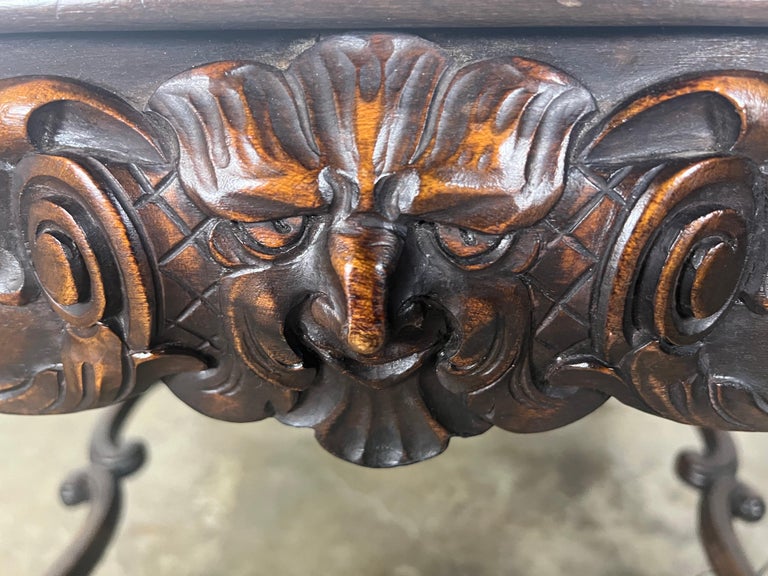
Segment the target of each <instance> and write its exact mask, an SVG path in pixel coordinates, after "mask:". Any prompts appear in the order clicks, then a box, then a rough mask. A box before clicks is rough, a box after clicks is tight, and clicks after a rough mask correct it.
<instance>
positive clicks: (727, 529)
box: [677, 428, 765, 576]
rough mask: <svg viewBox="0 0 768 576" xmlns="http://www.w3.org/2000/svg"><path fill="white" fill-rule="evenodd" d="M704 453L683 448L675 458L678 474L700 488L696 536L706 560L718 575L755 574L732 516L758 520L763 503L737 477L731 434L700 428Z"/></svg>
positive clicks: (762, 513) (735, 454) (736, 457)
mask: <svg viewBox="0 0 768 576" xmlns="http://www.w3.org/2000/svg"><path fill="white" fill-rule="evenodd" d="M700 433H701V435H702V437H703V439H704V443H705V450H704V453H703V454H700V453H697V452H692V451H686V452H683V453H682V454H680V456H679V457H678V459H677V473H678V475H679V476H680V477H681V478H682V479H683V480H685V481H686V482H687V483H688V484H690V485H691V486H693V487H695V488H698V489H699V490H700V491H701V498H700V500H699V535H700V538H701V541H702V545H703V547H704V550H705V552H706V554H707V557H708V558H709V563H710V565H711V566H712V569H713V570H714V573H715V574H717V575H718V576H757V575H758V573H757V571H756V570H755V569H754V568H753V566H752V564H751V563H750V561H749V560H748V559H747V556H746V554H745V553H744V549H743V548H742V546H741V543H740V542H739V540H738V538H737V537H736V533H735V532H734V529H733V519H734V518H740V519H742V520H745V521H747V522H757V521H758V520H760V519H761V518H762V517H763V515H764V514H765V502H764V501H763V499H762V498H761V497H760V496H759V495H758V494H757V493H756V492H755V491H754V490H752V489H751V488H749V487H748V486H746V485H745V484H743V483H742V482H740V481H739V480H738V479H737V477H736V476H737V473H738V467H739V462H738V456H737V453H736V446H735V444H734V442H733V439H732V437H731V435H730V434H729V433H728V432H724V431H721V430H711V429H709V428H702V429H700Z"/></svg>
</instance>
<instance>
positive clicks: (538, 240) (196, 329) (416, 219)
mask: <svg viewBox="0 0 768 576" xmlns="http://www.w3.org/2000/svg"><path fill="white" fill-rule="evenodd" d="M310 44H312V45H311V46H310V47H309V48H307V49H304V50H303V51H302V50H298V52H297V53H296V54H295V55H294V56H293V57H291V58H287V59H283V60H282V63H283V65H282V66H275V65H273V64H270V63H261V62H257V61H248V60H246V61H244V60H236V61H234V60H229V61H220V62H217V63H214V64H202V65H200V66H196V67H194V68H192V69H191V70H188V71H185V72H182V73H180V74H177V75H175V76H174V77H173V78H171V79H169V80H166V81H164V82H162V83H160V84H159V85H158V86H156V87H155V89H154V91H153V94H152V95H151V97H149V98H148V101H147V105H146V107H145V109H144V110H140V109H137V108H136V107H134V106H132V105H131V104H129V103H127V102H126V101H124V100H121V99H120V97H119V96H118V95H116V94H114V93H113V92H111V91H106V90H104V89H101V88H96V87H95V86H93V85H90V84H86V83H84V82H81V81H75V80H68V79H66V78H53V77H48V76H35V77H21V78H10V79H7V80H3V81H2V83H0V134H2V135H3V138H2V141H3V149H2V151H0V152H2V156H3V158H4V161H5V163H6V168H5V171H4V174H5V180H4V182H5V187H6V191H5V192H4V193H5V194H7V198H8V206H9V207H10V208H9V209H8V210H7V211H6V212H5V214H3V218H4V219H5V222H6V228H5V229H6V230H7V233H6V236H5V238H4V245H3V252H2V257H3V262H4V265H3V270H2V271H3V279H2V282H0V286H2V296H1V298H2V307H0V314H2V319H3V322H4V325H5V328H4V329H5V330H6V331H15V332H17V334H18V337H17V338H15V339H14V343H13V344H12V345H11V347H10V353H9V354H8V356H7V357H6V359H5V363H4V364H3V365H2V370H3V372H2V377H3V380H2V382H3V383H2V385H1V386H2V391H1V392H0V411H5V412H15V413H27V414H31V413H56V412H68V411H73V410H81V409H86V408H92V407H97V406H102V405H107V404H110V403H113V402H117V401H120V400H123V399H125V398H129V397H131V396H134V395H136V394H139V393H141V392H142V391H143V390H144V389H145V388H146V387H147V386H148V385H149V384H150V383H151V382H152V381H154V380H156V379H158V378H163V379H164V380H165V382H166V383H167V384H168V385H169V386H170V387H171V389H172V390H173V391H174V392H175V393H176V394H177V395H178V396H179V397H180V398H181V399H182V400H184V401H185V402H187V403H188V404H190V405H191V406H193V407H194V408H196V409H197V410H199V411H201V412H203V413H205V414H208V415H211V416H214V417H216V418H221V419H225V420H231V421H252V420H259V419H262V418H265V417H269V416H275V417H277V418H279V419H280V420H282V421H283V422H285V423H288V424H292V425H296V426H311V427H313V428H314V429H315V431H316V435H317V438H318V441H319V442H320V443H321V444H322V445H323V446H324V447H325V448H326V449H327V450H329V451H331V452H332V453H334V454H336V455H338V456H340V457H342V458H344V459H347V460H349V461H352V462H356V463H359V464H363V465H367V466H377V467H379V466H396V465H402V464H407V463H411V462H416V461H419V460H423V459H425V458H429V457H431V456H434V455H436V454H439V453H440V452H441V451H443V450H444V449H445V448H446V446H447V443H448V440H449V438H450V437H451V436H455V435H460V436H470V435H474V434H478V433H481V432H483V431H484V430H486V429H487V428H488V427H490V426H492V425H496V426H500V427H502V428H505V429H508V430H511V431H517V432H533V431H541V430H547V429H551V428H555V427H558V426H562V425H565V424H567V423H569V422H572V421H574V420H576V419H578V418H581V417H583V416H585V415H586V414H588V413H589V412H591V411H593V410H594V409H596V408H597V407H598V406H599V405H600V404H602V403H603V402H604V401H605V400H606V399H607V398H608V397H610V396H614V397H616V398H618V399H619V400H621V401H623V402H625V403H627V404H629V405H631V406H634V407H636V408H638V409H641V410H645V411H648V412H651V413H654V414H657V415H659V416H664V417H667V418H672V419H675V420H678V421H681V422H687V423H692V424H699V425H706V426H711V427H715V428H728V429H754V430H768V415H767V414H766V410H765V406H766V385H765V383H764V381H763V378H762V377H761V371H762V368H763V362H762V361H761V357H760V356H755V357H747V356H742V358H741V362H740V366H739V368H738V369H731V367H730V364H729V361H728V359H723V354H725V355H728V346H723V344H722V343H723V338H727V337H728V335H730V334H733V333H734V331H735V330H738V331H740V333H741V335H742V336H741V337H743V338H748V339H753V340H755V341H758V340H760V338H761V335H762V333H763V330H764V327H763V320H762V316H763V314H764V313H765V311H766V306H765V299H764V292H765V290H764V277H765V268H766V253H765V249H764V246H765V237H764V234H763V228H764V224H765V212H764V209H765V206H764V204H765V202H764V196H763V193H762V190H763V186H764V176H763V175H762V172H761V167H762V166H763V165H764V164H765V163H766V160H767V159H768V158H766V154H768V147H766V145H765V142H766V141H768V140H766V136H767V134H766V130H767V129H768V126H767V124H768V104H767V102H768V80H767V77H766V76H765V75H764V74H763V73H762V72H760V71H757V70H754V71H753V70H736V71H733V70H730V71H715V72H706V71H698V72H696V73H694V74H690V75H687V76H684V77H674V78H668V79H666V80H661V81H659V80H658V79H657V81H656V82H654V83H649V84H648V85H647V86H646V87H644V88H643V89H642V90H640V91H638V92H637V93H635V94H634V95H628V98H627V99H626V100H625V101H624V102H623V103H621V104H619V105H617V106H616V107H615V108H614V109H613V110H612V111H611V110H608V109H605V107H603V109H602V110H600V111H597V109H598V106H599V102H600V101H601V99H602V96H601V95H600V94H597V93H595V92H592V91H590V90H589V89H587V88H586V87H585V86H584V85H583V84H582V83H581V82H580V81H579V80H577V79H576V78H574V77H573V76H571V75H569V74H568V73H566V72H563V71H560V70H558V69H557V68H555V67H553V66H552V65H550V64H547V63H543V62H541V61H536V60H532V59H529V58H525V57H520V56H518V55H515V54H498V53H497V54H496V55H494V56H493V57H490V58H466V57H464V56H462V54H461V53H460V52H458V53H457V52H455V51H454V52H449V51H447V50H444V49H441V48H440V47H439V46H438V45H436V44H434V43H431V42H428V41H425V40H423V39H420V38H418V37H415V36H408V35H399V34H381V33H380V34H372V35H368V34H357V35H352V34H350V35H340V36H329V37H328V38H326V39H324V40H322V41H320V42H317V43H310ZM278 60H279V58H278ZM9 333H10V332H9ZM731 350H733V348H732V349H731Z"/></svg>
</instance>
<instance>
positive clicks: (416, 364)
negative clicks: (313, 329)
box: [305, 338, 440, 390]
mask: <svg viewBox="0 0 768 576" xmlns="http://www.w3.org/2000/svg"><path fill="white" fill-rule="evenodd" d="M305 340H307V344H309V345H310V346H311V348H312V350H314V351H315V352H316V353H317V354H318V355H319V356H320V358H321V360H322V361H323V362H326V363H327V364H329V365H331V366H333V367H334V368H335V369H336V370H340V371H341V372H343V373H344V374H346V375H348V376H349V377H351V378H353V379H354V380H355V381H357V382H358V383H360V384H362V385H364V386H367V387H369V388H373V389H376V390H382V389H385V388H390V387H392V386H395V385H397V384H399V383H400V382H402V381H403V380H405V379H407V378H408V377H409V376H410V375H411V374H413V373H414V372H416V371H417V370H418V369H420V368H421V367H422V366H423V365H424V363H425V360H426V358H427V357H429V356H432V355H434V354H435V353H436V352H437V350H438V348H439V347H440V343H439V342H436V343H435V344H433V345H432V346H429V347H427V348H425V349H422V350H419V351H416V352H413V353H411V354H408V355H405V356H401V357H398V358H395V359H393V360H387V361H383V362H361V361H359V360H355V359H353V358H349V357H347V356H344V357H341V358H339V357H337V356H335V355H334V354H332V353H331V352H329V351H328V350H325V349H323V348H321V347H319V346H318V345H317V344H315V343H313V342H312V341H311V339H309V338H306V339H305Z"/></svg>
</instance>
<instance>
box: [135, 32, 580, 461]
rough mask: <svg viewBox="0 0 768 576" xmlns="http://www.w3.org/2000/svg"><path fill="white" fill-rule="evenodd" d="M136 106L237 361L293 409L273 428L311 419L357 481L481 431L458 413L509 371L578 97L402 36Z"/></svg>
mask: <svg viewBox="0 0 768 576" xmlns="http://www.w3.org/2000/svg"><path fill="white" fill-rule="evenodd" d="M150 106H151V108H152V109H153V110H155V111H157V112H159V113H160V114H162V115H163V116H164V117H165V118H167V119H168V120H169V121H170V123H171V124H172V126H173V128H174V129H175V131H176V133H177V135H178V138H179V145H180V146H179V147H180V160H179V176H180V179H181V182H182V184H183V186H184V189H185V190H186V192H187V193H188V194H189V196H190V197H191V198H192V199H193V201H194V202H195V203H196V204H197V205H198V206H199V208H201V209H202V210H203V211H204V212H206V213H208V214H210V215H212V216H214V217H215V218H214V220H213V222H212V224H211V227H210V230H209V232H208V247H209V249H210V254H211V257H212V258H213V259H215V260H216V261H217V262H218V263H220V264H221V266H223V268H224V270H225V271H224V273H223V278H222V279H221V281H220V285H219V288H218V298H219V300H220V303H221V307H222V313H223V315H224V316H225V317H226V324H227V329H228V337H229V339H230V342H231V345H232V347H233V348H234V350H236V352H237V355H238V356H239V358H240V359H241V360H242V362H243V363H244V364H245V365H246V366H247V367H248V368H249V369H250V371H251V373H252V375H253V376H254V377H255V379H257V380H261V381H264V382H267V383H269V384H270V385H272V386H274V387H276V388H278V389H282V390H289V391H293V392H295V393H297V395H296V396H295V397H294V399H293V400H292V401H291V402H290V404H291V410H290V413H287V412H286V413H285V414H280V415H279V416H280V417H281V418H283V419H285V420H287V421H290V422H294V423H298V424H306V423H307V422H308V421H313V422H315V423H318V422H322V423H323V424H322V426H321V429H322V430H326V432H319V434H320V438H321V441H322V442H323V443H324V444H325V445H326V446H327V447H328V448H329V449H331V450H332V451H334V452H336V453H340V454H341V455H342V456H343V457H345V458H347V459H350V460H356V461H359V460H367V462H368V463H370V464H373V465H386V464H391V463H401V462H406V461H410V460H412V459H415V458H423V457H425V455H430V454H436V453H438V452H439V451H441V450H442V449H443V447H444V445H445V443H446V441H447V438H448V434H447V433H446V432H445V431H444V429H443V428H444V427H446V426H447V427H449V428H451V430H452V431H453V432H454V433H455V432H456V431H457V430H459V431H461V432H462V433H464V434H467V433H473V432H477V431H479V430H480V429H484V428H485V427H487V426H488V424H487V423H486V422H485V421H482V420H481V419H480V418H479V417H478V416H477V415H475V414H472V413H471V411H469V410H468V409H467V408H466V406H462V405H463V404H465V402H466V397H467V395H468V394H470V393H472V392H474V391H477V390H480V389H484V388H488V387H492V386H497V385H504V384H505V383H508V381H509V379H510V378H512V377H513V375H514V374H516V373H519V372H520V370H523V369H524V368H523V364H524V355H525V353H526V351H525V350H524V342H526V340H527V336H528V334H527V332H528V330H529V328H528V327H529V325H530V315H531V302H530V298H529V295H528V290H527V288H526V286H525V285H524V283H523V282H522V281H521V279H520V276H519V274H520V273H521V272H522V271H523V270H525V269H526V268H527V267H528V266H529V265H530V264H531V263H532V262H533V261H534V258H535V256H536V254H537V252H538V249H539V241H540V239H539V234H538V231H537V230H536V228H535V224H536V223H537V222H538V221H539V220H540V219H541V218H542V216H543V215H544V214H546V213H547V211H548V210H549V209H550V208H551V207H552V206H553V205H554V204H555V202H556V201H557V200H558V199H559V197H560V195H561V193H562V189H563V180H564V164H565V152H566V149H567V143H568V137H569V134H570V132H571V129H572V128H573V126H574V124H575V122H576V121H577V120H578V119H579V118H580V117H581V116H582V115H583V114H584V113H586V112H587V111H588V110H589V109H590V108H591V97H590V96H589V95H588V93H587V92H586V91H585V90H583V89H582V88H580V87H578V86H577V85H576V84H575V82H573V81H572V80H571V79H570V78H568V77H566V76H565V75H563V74H561V73H559V72H556V71H555V70H553V69H551V68H549V67H546V66H544V65H541V64H538V63H534V62H531V61H526V60H522V59H515V58H507V59H499V60H491V61H486V62H480V63H477V64H473V65H470V66H466V67H464V68H460V69H457V68H456V67H454V66H453V65H452V63H451V62H450V60H449V58H448V57H447V56H446V54H444V53H443V52H441V51H440V50H438V49H436V47H434V46H433V45H431V44H429V43H427V42H424V41H421V40H418V39H414V38H410V37H399V38H393V37H391V36H386V35H378V36H370V37H355V36H350V37H345V38H344V39H343V41H338V39H337V40H336V41H334V42H332V43H325V44H324V43H320V44H318V45H317V46H315V47H314V48H312V49H310V50H309V51H307V52H306V53H304V54H303V55H301V56H300V57H299V58H297V59H296V61H295V62H294V63H293V64H292V65H291V67H290V68H289V69H288V70H287V71H286V72H281V71H278V70H276V69H274V68H271V67H268V66H264V65H260V64H254V63H233V62H225V63H220V64H214V65H209V66H204V67H202V68H198V69H196V70H193V71H191V72H189V73H185V74H183V75H181V76H179V77H177V78H175V79H173V80H171V81H170V82H168V83H167V84H166V85H164V86H163V87H161V88H160V89H159V90H158V92H157V93H156V94H155V96H154V97H153V99H152V101H151V103H150ZM333 389H338V391H337V392H329V390H333ZM425 395H429V396H430V397H431V398H430V405H436V406H438V407H439V408H438V411H440V410H441V409H442V410H443V412H445V415H444V417H443V418H436V417H435V414H433V413H431V412H430V411H429V410H427V409H426V406H425V403H424V399H423V396H425ZM329 398H331V399H332V398H336V401H333V400H329ZM296 403H298V404H300V405H301V407H300V408H297V407H296ZM263 409H264V407H263V406H259V407H258V409H257V410H255V411H254V414H251V415H245V414H244V415H243V417H246V418H247V417H249V416H250V417H258V416H261V412H262V410H263ZM278 411H279V410H278ZM348 415H353V416H348ZM360 419H363V420H365V419H367V420H368V422H362V421H360ZM400 428H405V429H421V430H422V432H420V433H417V434H413V433H412V432H408V433H407V434H403V438H404V439H403V440H402V441H401V440H400V439H399V436H400V432H399V429H400ZM350 435H351V436H353V437H358V438H359V441H358V442H354V441H353V442H350V441H349V438H350ZM384 435H386V436H390V437H391V438H383V437H382V436H384ZM405 437H408V439H407V440H406V439H405ZM393 438H394V442H393V440H392V439H393ZM403 442H412V443H413V442H415V443H416V444H417V445H416V446H413V447H411V446H407V445H403ZM368 444H370V445H378V446H381V445H386V446H393V448H391V449H389V451H385V452H381V451H378V452H374V453H373V455H371V452H370V451H369V450H367V449H366V445H368Z"/></svg>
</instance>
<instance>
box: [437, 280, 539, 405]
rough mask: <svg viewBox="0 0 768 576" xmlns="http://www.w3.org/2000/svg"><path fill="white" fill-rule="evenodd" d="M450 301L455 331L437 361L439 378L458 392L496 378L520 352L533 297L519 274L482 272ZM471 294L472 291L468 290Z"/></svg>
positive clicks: (466, 390) (507, 370)
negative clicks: (515, 275)
mask: <svg viewBox="0 0 768 576" xmlns="http://www.w3.org/2000/svg"><path fill="white" fill-rule="evenodd" d="M461 294H462V296H459V295H456V296H449V297H448V298H447V300H446V302H445V304H446V305H447V306H448V310H449V312H450V313H451V315H452V316H453V319H454V321H455V326H454V330H455V331H456V333H455V334H454V336H453V338H452V343H453V348H452V346H451V343H450V342H449V344H448V347H447V348H446V349H445V350H444V352H443V354H442V356H443V359H442V360H441V361H440V362H439V364H438V377H439V379H440V382H441V383H442V384H443V386H445V387H446V388H448V389H449V390H451V391H452V392H455V393H466V392H470V391H473V390H477V389H480V388H483V387H486V386H489V385H491V384H493V383H494V382H496V381H498V380H499V379H500V378H502V377H504V376H505V375H506V374H508V373H509V372H510V370H511V368H512V367H514V366H515V365H516V364H517V362H518V359H519V358H520V355H521V351H522V349H523V344H524V342H525V339H526V337H527V332H528V325H529V322H530V320H529V316H530V310H531V304H530V299H529V297H528V293H527V290H526V288H525V286H524V285H523V284H522V282H521V281H520V280H519V279H516V278H510V277H502V279H501V280H499V279H498V276H497V279H496V280H495V281H494V280H493V279H492V278H489V277H487V276H485V275H483V277H482V278H477V279H473V281H471V282H469V283H468V284H467V286H466V288H465V289H463V290H462V292H461ZM467 294H469V295H470V296H467Z"/></svg>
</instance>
